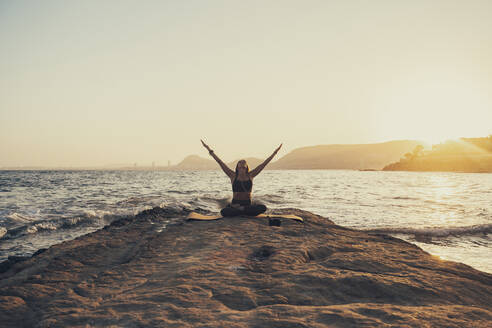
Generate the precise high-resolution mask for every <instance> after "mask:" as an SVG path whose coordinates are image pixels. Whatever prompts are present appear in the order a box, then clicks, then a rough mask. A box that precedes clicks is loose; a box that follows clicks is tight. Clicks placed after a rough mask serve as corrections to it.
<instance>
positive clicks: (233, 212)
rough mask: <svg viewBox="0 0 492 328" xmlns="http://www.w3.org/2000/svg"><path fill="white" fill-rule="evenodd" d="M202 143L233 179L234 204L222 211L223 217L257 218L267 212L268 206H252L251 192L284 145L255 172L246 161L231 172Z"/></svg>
mask: <svg viewBox="0 0 492 328" xmlns="http://www.w3.org/2000/svg"><path fill="white" fill-rule="evenodd" d="M200 141H201V142H202V145H203V147H205V148H206V149H207V150H208V153H209V154H210V156H212V157H213V158H214V159H215V160H216V161H217V163H219V165H220V167H221V168H222V171H224V173H225V174H226V175H227V176H228V177H229V179H231V183H232V191H233V196H232V202H231V204H230V205H229V206H227V207H226V208H223V209H222V210H221V211H220V214H222V216H237V215H251V216H256V215H258V214H261V213H263V212H265V211H266V206H265V205H262V204H258V205H252V204H251V190H252V189H253V179H254V177H256V176H257V175H258V174H260V172H261V171H262V170H263V169H264V168H265V166H266V165H267V164H268V163H270V161H271V160H272V159H273V157H275V155H277V153H278V151H279V150H280V148H281V147H282V144H280V146H278V148H277V149H275V151H274V152H273V154H272V155H270V157H268V158H267V159H266V160H265V161H264V162H263V163H261V164H260V165H258V166H257V167H256V168H255V169H254V170H253V171H250V170H249V167H248V163H246V161H245V160H244V159H242V160H240V161H239V162H237V165H236V171H235V172H234V171H233V170H231V169H230V168H229V167H228V166H227V165H226V164H225V163H224V162H222V160H221V159H220V158H219V157H218V156H217V155H215V153H214V151H213V150H212V149H210V147H209V146H208V145H207V144H206V143H205V142H203V140H200Z"/></svg>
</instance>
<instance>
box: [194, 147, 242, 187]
mask: <svg viewBox="0 0 492 328" xmlns="http://www.w3.org/2000/svg"><path fill="white" fill-rule="evenodd" d="M200 141H201V142H202V145H203V147H205V148H206V149H207V150H208V153H209V154H210V156H212V157H213V158H214V159H215V161H216V162H217V163H219V165H220V168H221V169H222V171H224V173H225V174H226V175H227V176H228V177H229V178H231V179H233V178H234V176H235V175H236V173H234V171H233V170H231V169H230V168H229V167H228V166H227V165H226V164H225V163H224V162H222V160H221V159H220V158H219V157H218V156H217V155H215V153H214V151H213V150H212V149H210V147H209V146H208V145H207V144H206V143H204V142H203V140H202V139H200Z"/></svg>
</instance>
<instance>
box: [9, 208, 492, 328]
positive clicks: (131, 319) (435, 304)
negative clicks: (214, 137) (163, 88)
mask: <svg viewBox="0 0 492 328" xmlns="http://www.w3.org/2000/svg"><path fill="white" fill-rule="evenodd" d="M277 213H291V214H296V215H299V216H302V217H303V218H304V220H305V223H304V224H302V223H298V222H295V221H290V220H283V221H282V225H281V226H280V227H273V226H269V225H268V219H252V218H250V219H248V218H228V219H221V220H217V221H208V222H207V221H204V222H199V221H185V219H184V217H185V213H178V212H173V211H172V210H166V209H159V208H156V209H153V210H149V211H145V212H142V213H141V214H139V215H137V216H136V217H128V218H126V219H122V220H120V221H116V222H113V224H111V225H110V226H107V227H106V228H104V229H102V230H100V231H97V232H94V233H92V234H89V235H86V236H82V237H79V238H77V239H75V240H72V241H69V242H64V243H61V244H59V245H55V246H53V247H51V248H49V249H48V250H46V251H44V252H40V253H39V254H37V255H36V256H34V257H32V258H30V259H27V260H25V261H21V262H13V263H12V264H11V265H10V266H9V267H6V268H5V272H3V273H1V274H0V322H1V324H2V327H67V326H72V327H74V326H75V327H77V326H78V327H86V326H112V325H113V326H122V327H142V326H161V327H284V328H285V327H327V326H329V327H402V326H406V327H487V326H489V327H490V326H491V325H492V324H491V322H492V308H491V307H492V305H491V304H492V275H490V274H487V273H484V272H480V271H477V270H475V269H473V268H471V267H469V266H467V265H464V264H460V263H454V262H448V261H442V260H440V259H439V258H437V257H434V256H431V255H429V254H428V253H426V252H424V251H423V250H421V249H420V248H418V247H417V246H414V245H412V244H409V243H407V242H405V241H402V240H399V239H396V238H392V237H389V236H385V235H370V234H367V233H364V232H361V231H356V230H350V229H346V228H343V227H340V226H337V225H335V224H333V223H332V222H331V221H330V220H328V219H327V218H323V217H320V216H317V215H314V214H312V213H309V212H305V211H301V210H297V209H284V210H281V211H277ZM169 221H170V222H169ZM168 222H169V223H168ZM165 224H167V227H165V228H164V229H163V225H165Z"/></svg>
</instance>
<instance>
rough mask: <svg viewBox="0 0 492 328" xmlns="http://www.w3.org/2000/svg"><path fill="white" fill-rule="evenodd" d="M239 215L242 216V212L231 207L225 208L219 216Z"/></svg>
mask: <svg viewBox="0 0 492 328" xmlns="http://www.w3.org/2000/svg"><path fill="white" fill-rule="evenodd" d="M241 214H243V211H241V210H240V209H238V208H234V207H232V206H227V207H225V208H223V209H222V210H221V211H220V215H222V216H238V215H241Z"/></svg>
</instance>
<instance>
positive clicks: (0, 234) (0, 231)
mask: <svg viewBox="0 0 492 328" xmlns="http://www.w3.org/2000/svg"><path fill="white" fill-rule="evenodd" d="M6 233H7V229H5V228H4V227H0V238H2V237H3V236H5V234H6Z"/></svg>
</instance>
